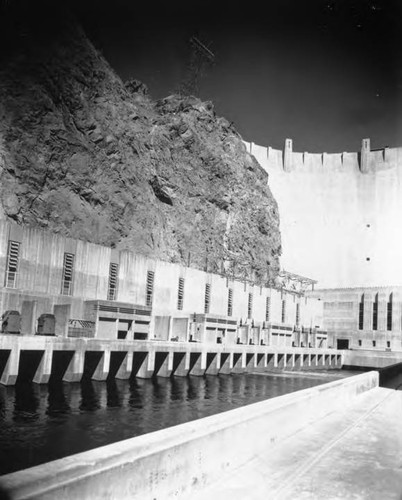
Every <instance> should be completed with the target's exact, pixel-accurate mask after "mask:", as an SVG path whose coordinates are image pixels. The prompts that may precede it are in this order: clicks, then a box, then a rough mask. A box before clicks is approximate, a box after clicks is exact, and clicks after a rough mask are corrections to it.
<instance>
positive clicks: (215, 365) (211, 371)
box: [205, 352, 221, 375]
mask: <svg viewBox="0 0 402 500" xmlns="http://www.w3.org/2000/svg"><path fill="white" fill-rule="evenodd" d="M209 354H210V355H214V358H213V359H212V361H211V363H210V364H209V366H208V367H207V369H206V370H205V373H206V374H207V375H218V373H219V370H220V368H221V356H220V353H219V352H218V353H209ZM207 363H208V356H207Z"/></svg>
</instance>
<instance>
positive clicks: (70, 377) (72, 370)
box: [63, 349, 85, 382]
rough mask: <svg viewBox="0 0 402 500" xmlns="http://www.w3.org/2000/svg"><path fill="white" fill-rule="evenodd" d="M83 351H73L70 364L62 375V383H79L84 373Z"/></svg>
mask: <svg viewBox="0 0 402 500" xmlns="http://www.w3.org/2000/svg"><path fill="white" fill-rule="evenodd" d="M84 363H85V351H84V350H83V349H80V350H79V351H75V352H74V354H73V357H72V358H71V361H70V363H69V364H68V367H67V370H66V373H65V374H64V377H63V381H64V382H80V381H81V379H82V375H83V373H84Z"/></svg>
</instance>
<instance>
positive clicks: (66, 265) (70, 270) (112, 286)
mask: <svg viewBox="0 0 402 500" xmlns="http://www.w3.org/2000/svg"><path fill="white" fill-rule="evenodd" d="M19 255H20V243H18V242H16V241H10V242H9V245H8V252H7V270H6V280H5V286H6V287H7V288H16V286H17V275H18V266H19ZM74 260H75V256H74V254H72V253H68V252H66V253H64V259H63V271H62V283H61V292H60V293H61V294H62V295H72V294H73V283H74ZM118 274H119V265H118V264H116V263H112V262H111V263H110V266H109V279H108V292H107V300H117V291H118ZM154 281H155V273H154V271H147V279H146V294H145V303H146V305H147V306H150V307H151V306H152V301H153V293H154ZM183 303H184V278H179V282H178V290H177V309H178V310H179V311H180V310H182V309H183ZM210 305H211V285H210V284H209V283H207V284H206V285H205V298H204V313H205V314H209V312H210ZM232 314H233V288H229V289H228V302H227V315H228V316H232ZM252 316H253V294H252V293H249V294H248V305H247V317H248V319H252ZM270 319H271V298H270V297H267V298H266V303H265V321H270ZM285 319H286V300H282V323H285ZM299 323H300V304H296V325H297V326H298V325H299Z"/></svg>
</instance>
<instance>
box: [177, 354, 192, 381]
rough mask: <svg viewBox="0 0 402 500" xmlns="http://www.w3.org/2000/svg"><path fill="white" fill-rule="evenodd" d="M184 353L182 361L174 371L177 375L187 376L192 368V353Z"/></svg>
mask: <svg viewBox="0 0 402 500" xmlns="http://www.w3.org/2000/svg"><path fill="white" fill-rule="evenodd" d="M183 354H184V356H183V358H182V359H181V360H180V363H179V364H178V365H177V368H176V369H175V371H174V373H173V375H174V376H176V377H187V375H188V372H189V370H190V353H189V352H185V353H183Z"/></svg>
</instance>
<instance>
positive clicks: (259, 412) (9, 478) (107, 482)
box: [0, 372, 378, 500]
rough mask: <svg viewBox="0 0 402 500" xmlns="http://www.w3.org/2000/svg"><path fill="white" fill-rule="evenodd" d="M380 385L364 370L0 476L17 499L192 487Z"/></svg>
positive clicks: (142, 494) (178, 491) (162, 498)
mask: <svg viewBox="0 0 402 500" xmlns="http://www.w3.org/2000/svg"><path fill="white" fill-rule="evenodd" d="M377 386H378V373H377V372H369V373H364V374H362V375H357V376H355V377H351V378H348V379H343V380H339V381H336V382H331V383H329V384H324V385H321V386H318V387H314V388H312V389H306V390H303V391H299V392H296V393H293V394H287V395H285V396H281V397H278V398H274V399H270V400H267V401H263V402H260V403H256V404H253V405H248V406H245V407H243V408H239V409H236V410H232V411H229V412H224V413H221V414H218V415H214V416H212V417H208V418H204V419H201V420H197V421H194V422H189V423H186V424H183V425H179V426H175V427H171V428H168V429H164V430H162V431H158V432H154V433H151V434H147V435H145V436H140V437H137V438H133V439H129V440H126V441H122V442H120V443H115V444H113V445H109V446H104V447H101V448H97V449H95V450H92V451H89V452H85V453H80V454H78V455H74V456H71V457H67V458H64V459H61V460H57V461H54V462H50V463H48V464H44V465H41V466H38V467H33V468H31V469H27V470H25V471H21V472H16V473H13V474H9V475H6V476H3V477H1V478H0V485H1V486H2V487H3V488H5V489H6V490H8V491H9V492H10V494H11V498H13V499H15V500H17V499H20V500H21V499H33V498H40V499H44V500H45V499H46V500H50V499H52V500H53V499H54V498H57V499H59V500H62V499H71V498H86V499H89V498H93V499H97V500H98V499H101V498H107V499H119V500H120V499H125V498H130V499H141V500H147V499H153V500H168V499H170V498H181V496H182V495H191V494H192V492H194V491H195V490H198V489H201V488H202V487H203V486H205V485H207V484H209V483H211V482H213V481H214V480H216V479H218V478H219V477H220V476H221V474H222V473H223V472H224V471H227V470H230V469H234V468H236V467H238V466H240V465H242V464H244V463H245V462H247V461H248V460H250V459H251V458H252V457H254V456H255V455H257V454H258V453H260V452H262V451H263V450H265V451H266V449H267V447H272V449H273V451H274V445H275V443H277V442H279V441H280V440H282V439H284V438H286V437H289V436H291V435H292V434H294V433H295V432H297V431H298V430H299V429H301V428H303V427H305V426H306V425H309V424H312V423H314V421H316V420H318V419H320V418H322V417H323V416H324V415H326V414H329V413H331V412H332V411H334V410H337V409H341V408H345V407H346V406H347V405H349V404H351V403H353V401H354V400H355V398H356V397H357V396H358V395H359V394H361V393H363V392H365V391H369V390H370V389H372V388H374V387H377Z"/></svg>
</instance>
